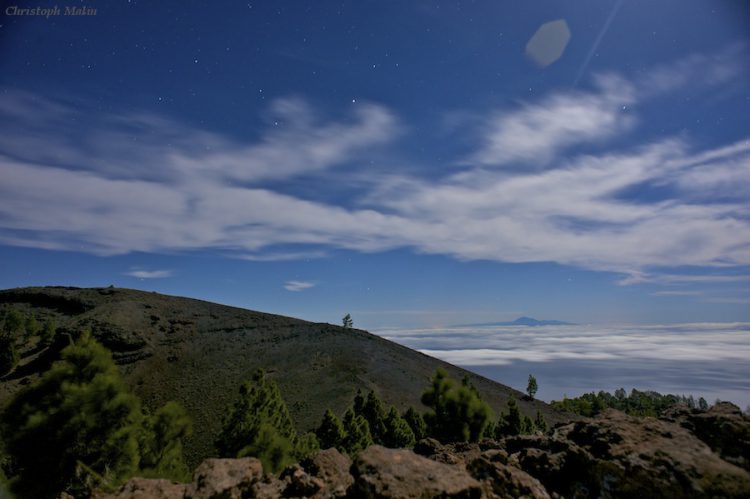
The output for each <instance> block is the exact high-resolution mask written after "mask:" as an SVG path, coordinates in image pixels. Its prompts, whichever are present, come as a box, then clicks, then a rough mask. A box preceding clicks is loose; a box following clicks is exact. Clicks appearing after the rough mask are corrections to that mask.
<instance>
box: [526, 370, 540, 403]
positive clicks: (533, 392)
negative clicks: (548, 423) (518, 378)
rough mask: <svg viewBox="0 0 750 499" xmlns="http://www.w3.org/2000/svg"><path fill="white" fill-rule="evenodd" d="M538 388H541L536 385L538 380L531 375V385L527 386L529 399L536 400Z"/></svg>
mask: <svg viewBox="0 0 750 499" xmlns="http://www.w3.org/2000/svg"><path fill="white" fill-rule="evenodd" d="M538 388H539V387H538V386H537V384H536V378H535V377H534V376H533V375H531V374H529V383H528V384H527V385H526V393H527V394H528V395H529V398H531V399H533V398H534V396H535V395H536V391H537V389H538Z"/></svg>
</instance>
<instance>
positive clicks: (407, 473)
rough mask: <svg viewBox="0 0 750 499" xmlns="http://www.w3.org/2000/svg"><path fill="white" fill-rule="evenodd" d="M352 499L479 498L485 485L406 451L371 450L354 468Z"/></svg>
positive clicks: (464, 472)
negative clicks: (354, 498)
mask: <svg viewBox="0 0 750 499" xmlns="http://www.w3.org/2000/svg"><path fill="white" fill-rule="evenodd" d="M352 475H353V476H354V484H353V485H352V487H351V488H350V489H349V497H356V498H362V499H371V498H372V499H375V498H393V499H395V498H413V497H418V498H421V497H424V498H428V497H440V498H467V499H468V498H477V499H478V498H480V497H482V485H481V484H480V483H479V482H478V481H476V480H475V479H474V478H472V477H471V476H470V475H469V474H468V473H467V472H466V471H465V470H464V469H462V468H461V467H458V466H449V465H447V464H443V463H439V462H436V461H432V460H430V459H427V458H425V457H422V456H419V455H417V454H415V453H413V452H411V451H409V450H405V449H386V448H385V447H381V446H379V445H373V446H371V447H368V448H367V449H365V450H364V451H362V453H361V454H360V455H359V457H358V458H357V459H356V461H355V462H354V465H353V466H352Z"/></svg>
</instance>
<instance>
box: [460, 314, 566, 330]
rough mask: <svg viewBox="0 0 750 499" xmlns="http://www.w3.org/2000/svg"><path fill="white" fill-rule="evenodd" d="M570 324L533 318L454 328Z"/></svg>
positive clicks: (525, 317) (524, 317)
mask: <svg viewBox="0 0 750 499" xmlns="http://www.w3.org/2000/svg"><path fill="white" fill-rule="evenodd" d="M574 325H575V324H573V323H572V322H563V321H557V320H539V319H534V318H533V317H527V316H523V317H519V318H518V319H516V320H514V321H512V322H483V323H480V324H459V325H457V326H454V327H486V326H574Z"/></svg>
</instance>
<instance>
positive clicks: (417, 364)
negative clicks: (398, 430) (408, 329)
mask: <svg viewBox="0 0 750 499" xmlns="http://www.w3.org/2000/svg"><path fill="white" fill-rule="evenodd" d="M10 306H13V307H14V308H16V309H18V310H19V311H21V313H22V314H23V315H24V316H26V317H34V320H35V322H36V323H38V324H48V323H54V324H55V326H56V328H55V334H54V336H53V337H52V339H48V338H44V335H42V334H37V335H35V336H33V335H32V336H29V335H24V334H23V333H21V332H19V333H18V335H19V337H18V338H15V342H16V345H17V355H18V363H17V365H16V366H15V368H14V369H13V370H12V371H11V372H10V373H8V374H6V375H5V376H3V378H2V379H1V380H0V406H5V405H6V404H7V403H8V401H9V400H10V398H11V396H12V395H13V394H14V393H16V392H18V390H19V389H20V388H21V387H22V386H24V385H27V384H29V383H33V382H36V381H38V378H39V376H40V374H41V373H42V372H44V371H46V370H47V369H48V368H49V366H50V364H51V362H52V361H53V360H54V359H55V358H57V357H58V356H59V352H60V350H61V349H62V348H64V347H65V346H66V345H68V344H69V343H70V338H76V337H78V335H80V333H81V331H83V330H86V329H88V330H90V331H91V333H92V335H93V337H94V338H96V340H97V341H99V342H101V343H102V344H103V345H104V346H105V347H107V348H108V349H109V350H111V351H112V354H113V358H114V359H115V362H116V363H117V365H118V367H119V369H120V371H121V373H122V375H123V377H124V380H125V382H126V384H127V385H128V387H129V389H131V390H132V391H133V392H134V393H135V394H136V395H137V396H138V397H139V398H140V400H142V401H143V404H144V406H145V407H146V408H147V409H149V410H152V411H155V410H157V409H158V408H159V407H161V406H163V405H164V404H165V403H166V402H168V401H170V400H175V401H177V402H178V403H179V404H181V405H182V406H183V407H184V408H185V409H186V411H187V413H188V415H189V416H190V418H191V419H192V421H193V423H194V427H195V428H196V431H195V433H194V436H193V437H192V438H189V439H187V440H186V442H185V451H186V457H187V461H188V463H189V464H190V465H191V466H194V465H195V464H197V463H198V462H200V461H201V460H202V459H204V458H206V457H208V456H211V455H212V453H213V443H214V442H213V439H214V438H215V436H216V435H217V434H218V433H219V431H220V429H221V422H222V416H223V413H224V411H225V409H226V407H227V406H228V405H229V404H230V403H232V402H233V401H234V400H235V398H236V394H237V387H238V386H240V385H241V384H242V383H243V382H245V381H247V380H250V379H251V378H252V377H253V374H254V373H255V371H256V370H257V369H259V368H262V369H265V371H266V372H267V375H268V376H269V378H270V379H272V380H273V381H275V382H276V383H277V384H278V385H279V388H280V390H281V392H282V393H283V394H284V399H285V401H286V402H287V404H288V407H289V411H290V414H291V416H292V418H293V420H294V422H295V424H296V426H297V431H298V432H300V433H301V434H304V433H306V432H308V431H310V430H313V429H315V428H316V427H317V425H319V424H320V421H321V419H322V418H323V415H324V413H325V411H326V409H329V408H330V409H332V410H333V411H334V412H335V413H337V414H343V413H344V412H345V411H346V409H347V407H348V406H349V405H350V404H351V401H352V400H353V398H354V397H355V395H356V393H357V390H358V389H361V390H363V391H366V392H369V391H373V392H375V393H377V394H378V396H379V397H380V398H381V399H382V400H383V401H384V402H385V403H387V404H389V405H394V406H395V407H396V408H398V409H399V410H401V411H403V410H405V409H406V408H407V407H409V406H414V407H422V408H423V406H421V402H420V395H421V393H422V391H423V389H424V387H425V386H427V385H428V384H429V383H430V380H431V378H432V376H433V375H434V373H435V371H436V370H437V369H438V368H443V369H445V370H446V372H447V373H448V374H449V375H450V376H451V377H453V378H456V379H463V378H464V377H466V379H467V381H468V382H470V383H471V384H472V385H473V386H474V387H475V388H476V390H477V391H478V393H480V394H481V397H482V399H483V400H484V401H486V402H487V403H488V404H489V406H490V407H491V408H492V409H493V410H494V411H495V412H496V413H497V414H499V413H500V412H502V410H503V409H505V408H506V407H507V403H508V400H509V399H510V398H511V397H512V398H515V399H517V400H518V404H519V405H520V408H521V410H522V412H523V413H525V414H529V415H535V414H536V413H537V412H539V413H540V414H541V415H543V416H544V418H546V420H547V421H548V422H550V423H552V424H554V423H556V422H560V421H563V420H566V419H568V418H567V417H566V415H565V413H563V412H562V411H558V410H555V409H553V408H551V407H550V406H548V405H547V404H545V403H543V402H540V401H536V400H528V399H526V398H524V396H523V394H522V393H520V392H518V391H516V390H513V389H511V388H509V387H507V386H504V385H501V384H499V383H495V382H493V381H491V380H488V379H486V378H483V377H481V376H478V375H475V374H472V373H470V372H467V371H465V370H463V369H460V368H458V367H455V366H452V365H450V364H447V363H445V362H442V361H440V360H438V359H434V358H431V357H428V356H426V355H423V354H420V353H419V352H415V351H414V350H411V349H408V348H406V347H403V346H400V345H397V344H395V343H393V342H390V341H387V340H385V339H382V338H380V337H378V336H375V335H373V334H370V333H368V332H366V331H362V330H358V329H353V328H342V327H339V326H334V325H331V324H325V323H323V324H321V323H311V322H306V321H303V320H299V319H294V318H289V317H283V316H278V315H272V314H266V313H262V312H255V311H251V310H245V309H240V308H234V307H228V306H224V305H218V304H215V303H209V302H205V301H200V300H194V299H189V298H181V297H173V296H165V295H161V294H158V293H149V292H144V291H137V290H129V289H119V288H88V289H80V288H61V287H43V288H41V287H40V288H23V289H12V290H4V291H0V310H4V309H8V308H9V307H10Z"/></svg>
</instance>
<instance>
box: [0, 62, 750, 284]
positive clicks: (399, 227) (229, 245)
mask: <svg viewBox="0 0 750 499" xmlns="http://www.w3.org/2000/svg"><path fill="white" fill-rule="evenodd" d="M701 65H703V66H702V67H703V71H704V72H705V73H707V74H708V73H710V75H711V76H710V77H708V76H706V77H705V78H697V77H696V78H693V77H692V76H691V75H695V74H696V71H698V69H700V68H701ZM735 74H736V72H735V71H734V70H733V66H732V64H731V59H729V58H727V57H723V56H722V57H713V58H712V57H708V56H695V57H693V58H689V59H687V60H684V61H681V62H678V63H675V64H671V65H667V66H664V67H662V68H654V69H653V70H652V71H651V72H649V73H647V74H641V75H639V76H638V77H637V78H627V77H626V76H623V75H614V74H609V75H600V76H599V77H597V79H596V81H595V85H594V86H593V87H592V88H590V89H589V90H576V91H562V92H554V93H550V94H548V95H546V96H542V97H540V98H538V99H535V100H533V101H529V102H523V103H519V104H518V105H517V106H515V107H512V108H509V109H502V110H492V111H489V112H488V113H487V116H486V119H485V120H484V123H485V127H484V128H482V129H481V130H480V131H479V132H478V135H477V136H476V137H475V139H476V144H477V147H476V149H475V150H474V151H473V152H472V153H471V154H469V155H467V156H464V157H463V158H456V162H457V164H458V165H459V168H460V169H459V170H458V171H456V172H454V173H451V174H450V175H449V176H445V177H441V176H439V175H434V176H430V177H429V178H428V177H425V176H419V175H417V174H415V175H412V176H409V175H405V174H404V173H403V171H401V170H399V169H394V170H392V171H388V172H385V173H384V172H382V171H381V172H379V173H378V174H375V173H371V172H369V171H368V169H367V164H368V163H366V161H364V160H363V159H362V158H363V157H368V155H369V154H370V153H371V152H372V151H373V150H376V149H377V150H382V151H387V153H388V154H390V155H392V156H394V157H398V147H399V145H398V143H397V142H396V139H397V138H399V137H401V136H403V135H404V134H405V133H406V130H408V127H407V126H404V125H403V124H402V123H403V122H404V121H406V120H404V119H403V118H399V117H397V115H396V113H395V112H394V111H392V110H389V109H387V108H385V107H384V106H380V105H377V104H366V103H358V104H356V106H354V107H352V108H350V112H349V113H347V114H345V115H344V117H343V118H341V117H339V118H336V119H330V118H328V117H327V115H324V114H322V113H320V112H319V111H318V110H316V109H315V108H314V106H312V105H311V104H310V103H308V102H307V101H305V100H304V99H302V98H299V97H290V98H286V99H280V100H277V101H275V102H274V103H273V104H272V106H271V109H270V110H269V115H268V117H269V119H270V120H271V121H270V122H269V126H268V128H267V129H266V130H265V131H264V132H261V133H260V135H259V136H258V137H256V138H254V139H252V140H250V139H247V140H244V141H243V140H240V139H237V138H231V139H230V138H228V137H224V136H221V135H220V134H217V133H215V132H211V131H207V130H202V129H198V128H194V127H190V126H187V125H185V124H182V123H179V122H176V121H174V120H173V119H169V118H166V117H160V116H155V115H153V114H149V113H140V112H137V111H130V112H127V113H104V112H101V111H96V110H94V109H87V108H85V106H83V110H80V109H78V108H80V107H81V106H73V105H71V104H69V103H67V102H65V101H62V100H53V99H45V98H41V97H37V96H34V95H32V94H29V93H28V92H23V91H8V92H6V93H4V94H0V118H2V119H3V122H4V123H6V124H9V123H12V126H10V125H5V126H4V127H3V132H4V133H3V134H0V175H2V179H3V181H2V182H1V183H0V199H2V200H3V201H2V203H0V243H2V244H8V245H16V246H27V247H37V248H46V249H61V250H74V251H83V252H88V253H93V254H98V255H115V254H123V253H128V252H134V251H141V252H152V253H153V252H172V251H191V250H207V249H211V250H216V251H220V252H221V253H222V254H225V255H228V256H232V257H237V258H244V259H247V260H253V261H284V260H291V259H303V258H318V257H322V256H325V255H326V254H327V253H328V252H329V251H333V250H336V249H347V250H355V251H362V252H375V251H384V250H391V249H396V248H411V249H413V250H414V251H417V252H420V253H429V254H440V255H449V256H452V257H455V258H457V259H462V260H472V259H483V260H492V261H502V262H557V263H560V264H564V265H573V266H576V267H580V268H585V269H591V270H600V271H611V272H618V273H622V274H623V275H624V277H623V278H622V279H621V280H620V281H619V283H620V284H623V285H628V284H637V283H645V282H653V283H657V284H679V283H681V282H734V281H738V280H745V279H746V277H745V276H742V275H736V274H735V275H730V274H731V272H727V273H723V272H724V271H725V270H726V269H727V268H731V267H741V266H746V265H750V239H749V238H748V235H749V234H750V201H749V200H748V197H747V195H746V193H747V189H748V186H749V185H750V174H749V173H748V172H750V137H747V138H742V139H740V140H737V141H735V142H732V143H725V144H718V145H715V146H713V147H697V146H696V145H695V144H694V143H693V142H692V141H691V140H690V137H688V136H684V135H683V136H680V137H673V136H663V137H654V138H652V139H651V140H648V141H647V142H644V143H641V144H635V145H633V144H628V145H627V146H617V142H616V141H617V138H618V137H619V136H621V135H622V134H626V133H629V132H632V131H634V130H637V128H638V126H639V124H641V123H642V118H641V116H640V115H639V111H638V109H639V105H640V104H644V103H648V102H649V100H652V99H655V98H657V97H658V96H660V95H664V93H665V92H667V91H668V90H669V89H674V88H676V87H678V86H687V85H691V82H692V81H693V80H697V81H698V83H699V84H700V85H704V86H706V85H719V84H721V83H723V82H726V81H728V80H731V78H732V77H733V75H735ZM339 116H340V115H339ZM71 119H75V120H76V121H77V122H85V123H89V124H90V133H88V134H81V133H79V132H78V131H77V130H76V131H73V130H72V129H71V127H67V126H66V125H65V123H67V122H68V121H69V120H71ZM74 132H75V133H74ZM604 146H607V147H606V148H605V147H604ZM467 157H468V158H469V159H468V160H467V159H466V158H467ZM394 163H398V162H394ZM300 178H304V179H305V180H307V179H311V178H312V179H317V184H315V186H314V187H312V188H310V189H309V192H312V193H313V194H310V195H307V194H301V193H299V192H298V191H295V190H293V189H289V188H288V185H289V184H287V182H289V183H292V182H295V181H298V180H299V179H300ZM269 182H271V183H269ZM344 185H345V186H346V187H347V188H349V187H350V186H352V188H353V189H355V190H357V191H356V195H353V196H352V199H348V200H346V201H344V200H342V199H341V197H340V196H338V195H337V193H339V192H340V189H341V187H342V186H344ZM646 187H648V188H653V189H654V190H655V191H656V192H659V193H660V194H659V195H658V196H655V197H653V198H649V199H639V198H637V197H634V196H633V195H632V192H634V191H638V190H639V189H643V188H646ZM337 188H338V189H339V190H338V191H337V190H336V189H337ZM719 194H720V196H719ZM311 247H312V248H315V249H313V250H309V248H311ZM275 248H285V249H284V251H276V250H275ZM297 248H300V249H297ZM681 266H692V267H695V268H697V269H699V273H700V274H701V275H697V274H696V275H685V276H682V275H677V274H676V273H675V272H674V271H673V272H672V273H669V272H665V271H664V270H663V269H664V268H677V267H681ZM660 269H661V270H660ZM717 269H718V270H721V271H722V273H721V275H719V274H717Z"/></svg>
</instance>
